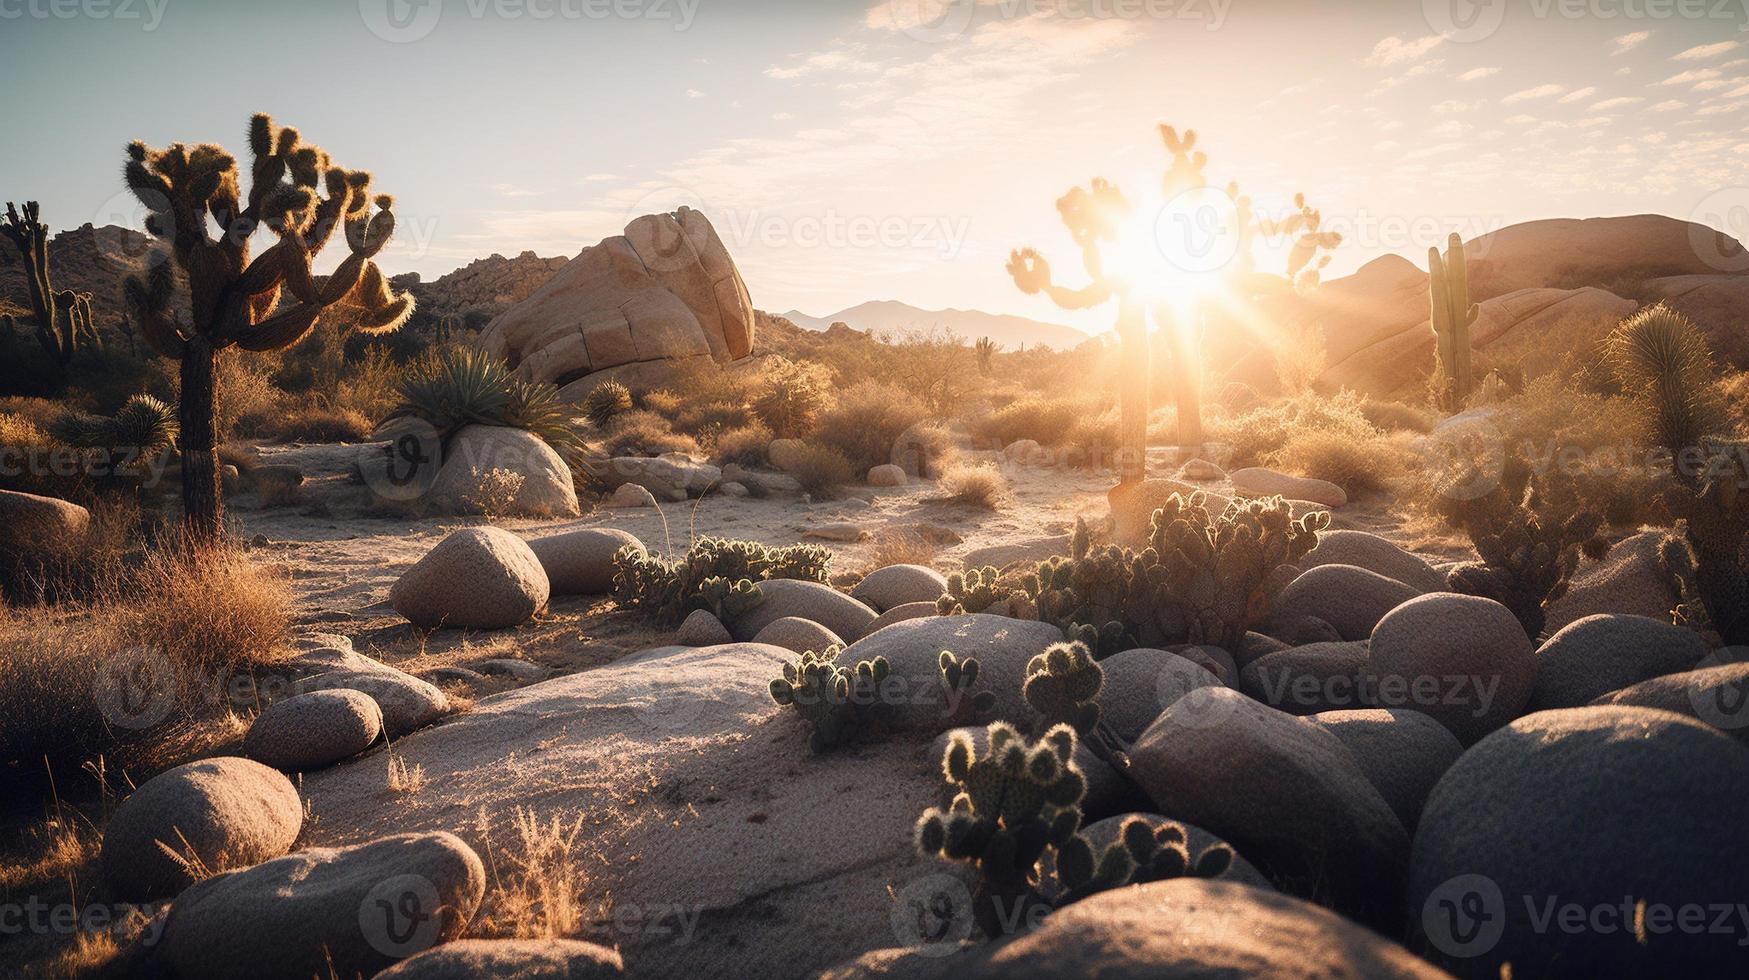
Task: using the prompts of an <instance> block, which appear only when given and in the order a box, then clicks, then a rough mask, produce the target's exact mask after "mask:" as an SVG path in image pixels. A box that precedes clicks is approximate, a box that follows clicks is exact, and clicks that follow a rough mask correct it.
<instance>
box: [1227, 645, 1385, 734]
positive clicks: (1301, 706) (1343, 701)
mask: <svg viewBox="0 0 1749 980" xmlns="http://www.w3.org/2000/svg"><path fill="white" fill-rule="evenodd" d="M1366 646H1367V645H1366V641H1365V640H1359V641H1356V642H1340V643H1308V644H1306V645H1305V646H1298V647H1289V648H1287V649H1286V650H1278V651H1276V652H1275V653H1270V654H1265V655H1264V656H1261V657H1258V658H1257V659H1256V660H1253V661H1251V663H1249V664H1247V665H1246V666H1245V668H1244V669H1243V670H1241V671H1239V690H1241V691H1244V692H1245V693H1246V694H1248V695H1250V696H1251V697H1253V698H1256V699H1257V700H1259V701H1261V702H1263V703H1264V704H1267V705H1269V706H1270V707H1272V708H1276V709H1279V710H1281V711H1285V712H1287V713H1288V714H1290V715H1310V714H1316V713H1318V712H1320V711H1336V710H1341V709H1344V708H1362V707H1366V706H1367V697H1366V682H1365V674H1366V665H1367V653H1366Z"/></svg>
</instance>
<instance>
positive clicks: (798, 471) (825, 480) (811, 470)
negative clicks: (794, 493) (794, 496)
mask: <svg viewBox="0 0 1749 980" xmlns="http://www.w3.org/2000/svg"><path fill="white" fill-rule="evenodd" d="M785 472H786V473H788V474H789V475H790V476H793V477H795V479H796V482H797V483H800V484H801V485H802V489H803V490H806V491H807V492H808V493H810V494H813V495H814V496H816V497H830V496H833V495H835V494H837V493H838V491H839V490H841V489H843V488H844V485H845V484H847V483H852V482H855V480H856V470H855V468H854V467H852V466H851V463H850V460H848V459H846V458H845V456H844V454H843V453H841V452H839V451H838V450H837V449H834V448H833V447H831V446H823V445H821V444H819V443H817V442H804V443H803V444H802V445H801V447H800V448H798V449H795V450H793V451H792V454H791V460H790V461H789V462H788V464H787V468H786V469H785Z"/></svg>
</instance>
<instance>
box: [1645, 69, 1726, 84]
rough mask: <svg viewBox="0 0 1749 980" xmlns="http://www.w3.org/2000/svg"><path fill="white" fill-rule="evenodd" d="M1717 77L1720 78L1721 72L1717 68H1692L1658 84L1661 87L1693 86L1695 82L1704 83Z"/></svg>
mask: <svg viewBox="0 0 1749 980" xmlns="http://www.w3.org/2000/svg"><path fill="white" fill-rule="evenodd" d="M1717 77H1719V70H1718V69H1717V68H1691V69H1689V70H1688V71H1685V72H1681V73H1679V74H1676V75H1671V76H1670V77H1669V78H1666V79H1664V80H1663V81H1661V82H1659V83H1658V84H1659V85H1693V84H1694V83H1695V82H1704V81H1706V80H1707V79H1709V78H1717Z"/></svg>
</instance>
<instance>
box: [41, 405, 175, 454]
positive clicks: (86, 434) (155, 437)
mask: <svg viewBox="0 0 1749 980" xmlns="http://www.w3.org/2000/svg"><path fill="white" fill-rule="evenodd" d="M49 433H50V435H52V436H54V437H55V439H57V440H59V441H60V442H63V443H66V444H67V445H69V446H72V447H74V448H76V449H103V450H108V451H110V452H135V453H137V454H138V455H139V456H150V455H153V454H154V453H157V452H159V451H160V450H163V449H167V448H169V447H170V446H172V445H174V444H175V442H176V436H177V423H176V409H175V407H173V406H171V405H168V404H165V403H164V402H163V401H161V400H159V399H157V398H154V397H152V396H151V395H144V394H141V395H135V396H133V397H132V398H129V399H128V400H127V401H126V402H125V403H124V404H123V405H122V407H121V408H120V409H118V410H117V411H116V413H115V414H114V415H112V416H110V417H109V418H104V417H103V416H101V415H88V414H85V413H83V412H66V413H63V414H62V415H60V416H59V417H58V418H56V419H55V420H54V421H53V422H51V423H49Z"/></svg>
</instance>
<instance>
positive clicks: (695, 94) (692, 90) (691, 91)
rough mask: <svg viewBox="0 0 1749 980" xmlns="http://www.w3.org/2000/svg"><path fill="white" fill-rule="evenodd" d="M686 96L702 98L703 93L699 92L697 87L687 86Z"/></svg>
mask: <svg viewBox="0 0 1749 980" xmlns="http://www.w3.org/2000/svg"><path fill="white" fill-rule="evenodd" d="M686 97H687V98H689V99H702V98H704V93H703V92H700V91H699V90H698V89H695V88H689V89H687V90H686Z"/></svg>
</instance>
